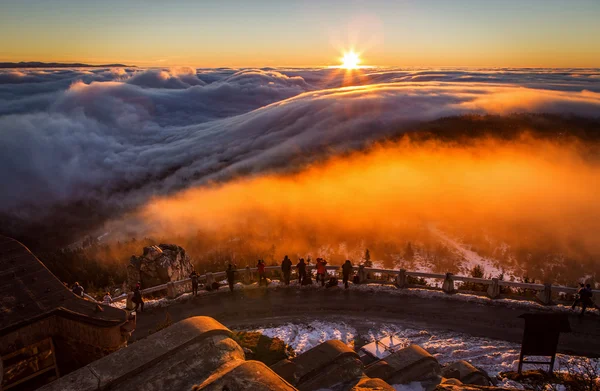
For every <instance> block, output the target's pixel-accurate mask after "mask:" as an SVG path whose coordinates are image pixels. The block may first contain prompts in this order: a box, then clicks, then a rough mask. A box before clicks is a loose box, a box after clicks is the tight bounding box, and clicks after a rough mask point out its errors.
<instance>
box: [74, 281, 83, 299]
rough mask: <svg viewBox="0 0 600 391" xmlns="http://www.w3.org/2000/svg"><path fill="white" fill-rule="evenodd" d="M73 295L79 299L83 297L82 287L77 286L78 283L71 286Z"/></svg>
mask: <svg viewBox="0 0 600 391" xmlns="http://www.w3.org/2000/svg"><path fill="white" fill-rule="evenodd" d="M72 290H73V293H75V294H76V295H77V296H79V297H83V287H82V286H81V285H79V283H78V282H76V283H75V285H73V289H72Z"/></svg>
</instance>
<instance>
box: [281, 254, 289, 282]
mask: <svg viewBox="0 0 600 391" xmlns="http://www.w3.org/2000/svg"><path fill="white" fill-rule="evenodd" d="M281 271H282V272H283V282H284V283H285V285H290V274H291V273H292V261H290V259H289V258H288V256H287V255H286V256H285V257H284V258H283V262H281Z"/></svg>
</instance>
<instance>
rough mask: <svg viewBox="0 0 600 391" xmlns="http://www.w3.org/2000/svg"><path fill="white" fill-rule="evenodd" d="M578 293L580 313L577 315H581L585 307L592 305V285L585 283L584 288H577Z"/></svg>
mask: <svg viewBox="0 0 600 391" xmlns="http://www.w3.org/2000/svg"><path fill="white" fill-rule="evenodd" d="M578 294H579V302H580V303H581V313H580V314H579V316H583V315H584V314H585V310H586V309H587V307H593V306H594V302H593V301H592V297H593V296H594V292H592V286H591V285H590V284H586V286H585V287H584V288H581V289H579V292H578Z"/></svg>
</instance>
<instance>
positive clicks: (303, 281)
mask: <svg viewBox="0 0 600 391" xmlns="http://www.w3.org/2000/svg"><path fill="white" fill-rule="evenodd" d="M309 264H310V259H309V260H308V262H306V261H305V260H304V258H300V260H299V261H298V263H297V264H296V269H297V270H298V284H300V285H310V284H312V280H311V276H310V273H308V272H307V267H308V266H309ZM326 266H327V261H326V260H325V259H323V258H317V260H316V268H317V276H316V280H317V283H318V282H321V286H325V285H327V286H334V285H337V278H335V277H333V276H332V277H330V278H329V279H328V281H325V280H326V276H327V268H326ZM352 270H353V266H352V262H350V260H348V259H347V260H346V262H345V263H344V265H343V266H342V278H343V282H344V286H345V287H346V289H348V282H349V281H350V275H351V274H352ZM281 272H282V273H283V282H284V284H285V285H290V277H291V274H292V261H291V260H290V258H289V257H288V256H287V255H286V256H285V257H284V258H283V262H281ZM259 274H260V269H259Z"/></svg>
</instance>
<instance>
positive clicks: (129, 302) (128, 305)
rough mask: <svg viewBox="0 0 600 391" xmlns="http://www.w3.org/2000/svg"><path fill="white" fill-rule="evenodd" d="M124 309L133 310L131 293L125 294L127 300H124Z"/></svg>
mask: <svg viewBox="0 0 600 391" xmlns="http://www.w3.org/2000/svg"><path fill="white" fill-rule="evenodd" d="M125 308H127V309H128V310H132V309H134V308H135V305H133V292H127V299H126V300H125Z"/></svg>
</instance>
